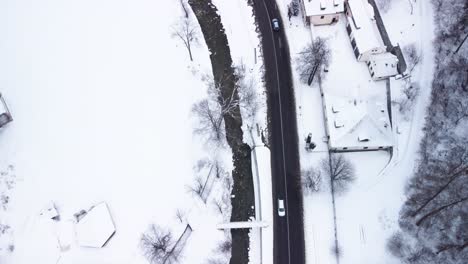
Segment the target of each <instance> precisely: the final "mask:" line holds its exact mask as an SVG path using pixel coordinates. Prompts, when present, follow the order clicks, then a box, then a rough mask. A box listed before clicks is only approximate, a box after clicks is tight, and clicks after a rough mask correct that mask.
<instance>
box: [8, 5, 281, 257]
mask: <svg viewBox="0 0 468 264" xmlns="http://www.w3.org/2000/svg"><path fill="white" fill-rule="evenodd" d="M213 3H214V4H215V5H216V6H217V7H218V9H219V12H220V14H221V16H222V22H223V24H224V26H225V28H226V34H227V36H228V40H229V43H230V47H231V52H232V56H233V60H234V63H235V64H236V65H241V64H243V65H244V66H245V69H246V73H247V74H246V78H248V80H249V81H252V82H253V83H255V87H256V89H257V93H258V100H259V102H260V108H259V112H258V113H257V115H256V116H255V117H254V118H253V119H250V120H248V121H245V122H244V131H245V133H244V135H245V141H246V142H249V143H250V144H252V145H260V144H261V142H260V140H259V135H258V134H257V131H256V128H257V125H258V128H259V129H263V128H265V127H266V105H265V104H266V99H265V95H264V85H263V83H262V81H261V80H262V78H261V77H262V65H263V62H262V58H261V54H260V49H259V43H260V41H259V37H258V34H257V32H256V31H255V25H254V17H253V16H252V8H251V7H250V6H248V4H247V1H244V0H237V1H227V2H225V1H218V0H215V1H213ZM0 10H1V11H0V17H2V21H3V23H1V26H0V35H2V36H3V39H4V41H3V42H1V43H0V47H1V48H0V58H2V60H1V62H0V70H1V73H0V87H1V88H2V90H1V92H2V93H3V95H4V97H6V98H7V100H8V104H9V106H10V110H11V112H12V114H13V116H14V119H15V121H14V122H13V123H12V124H11V125H9V126H8V127H7V128H5V129H4V130H2V131H0V132H1V133H0V170H1V171H2V172H4V174H2V175H4V176H5V177H2V179H8V180H10V179H13V181H14V183H15V184H13V185H11V188H8V192H6V191H4V190H3V186H1V187H2V189H0V190H1V191H2V194H8V195H10V200H9V203H8V206H7V207H6V210H3V211H0V216H1V217H0V218H1V222H0V224H8V225H9V226H11V228H10V229H9V230H7V232H5V234H4V235H3V236H2V235H0V238H1V242H2V243H1V244H0V245H2V246H3V245H5V246H6V247H8V246H9V245H10V244H11V245H14V248H11V249H10V250H12V252H11V253H7V252H6V251H7V248H4V250H3V251H0V262H2V263H6V264H10V263H15V264H16V263H20V264H21V263H32V262H35V263H58V261H59V263H62V264H65V263H87V264H88V263H90V264H92V263H130V262H131V263H146V260H145V259H144V258H143V257H142V254H141V250H140V248H139V241H140V237H141V234H142V232H144V231H145V230H146V228H147V227H148V225H149V224H152V223H154V224H157V225H160V226H163V227H167V228H170V229H172V230H173V232H174V235H175V236H177V235H179V234H180V232H181V231H182V230H183V228H184V227H185V221H187V222H188V223H189V224H190V225H191V227H192V228H193V232H192V234H191V236H190V238H189V241H188V244H187V246H186V248H185V250H184V252H183V258H182V263H205V262H206V260H207V259H208V258H209V257H212V258H214V259H224V260H226V259H225V258H226V256H218V255H220V252H219V249H218V246H219V243H220V242H222V241H224V240H225V239H228V237H229V232H226V231H219V230H216V224H218V223H221V222H223V221H226V220H227V219H229V214H228V215H226V213H224V212H223V213H222V214H221V213H220V212H219V210H220V209H219V208H217V207H216V206H214V203H215V201H219V200H222V199H223V197H226V192H229V191H230V190H229V189H227V190H226V182H223V181H219V180H215V182H214V183H213V191H212V192H211V194H210V195H209V197H208V199H207V202H206V204H205V203H203V202H202V201H201V200H200V199H197V198H196V197H193V195H191V194H189V193H188V192H187V185H189V184H192V182H193V179H194V175H195V174H197V173H196V172H194V165H195V164H196V163H197V162H198V161H199V160H201V159H203V158H214V156H213V155H215V156H219V157H218V159H219V160H220V161H221V162H222V164H223V166H224V167H225V170H226V171H230V170H231V169H232V165H231V161H230V151H229V150H226V149H217V150H216V153H214V152H213V150H212V149H210V148H211V147H210V146H211V145H205V144H204V142H203V141H202V139H200V138H199V137H197V136H195V135H193V133H192V131H193V128H192V125H193V122H194V119H193V116H192V115H191V107H192V105H193V103H194V102H196V101H197V100H199V99H201V98H203V97H204V96H205V94H206V83H205V82H204V78H205V76H206V75H211V64H210V61H209V53H208V50H207V47H206V45H205V42H204V40H203V35H202V34H201V32H200V31H199V30H198V29H197V31H198V37H199V41H198V43H197V45H195V47H193V55H194V61H193V62H190V60H189V57H188V53H187V50H186V49H185V47H184V46H183V44H182V42H181V41H180V40H179V39H177V38H174V36H172V33H173V26H174V25H175V23H176V22H177V20H178V17H180V16H182V15H183V12H182V8H181V6H180V3H179V1H169V0H164V1H157V3H156V2H154V1H147V0H139V1H136V2H135V1H131V2H130V1H125V0H119V1H101V2H99V3H96V2H94V1H89V0H86V1H81V2H79V3H75V2H71V1H70V2H57V1H53V0H48V1H46V2H42V3H36V2H34V1H28V0H21V1H6V2H4V3H1V4H0ZM168 13H169V14H171V17H172V18H173V19H168V16H167V14H168ZM239 18H241V19H239ZM191 19H193V20H195V18H194V16H193V15H192V14H191ZM246 114H247V113H244V112H243V115H246ZM246 119H247V118H246ZM251 128H254V130H252V132H253V133H252V136H250V132H249V130H250V129H251ZM256 154H257V155H256V157H257V162H258V168H259V172H260V174H259V178H258V179H259V182H257V184H258V185H259V186H261V187H262V188H257V189H256V190H258V192H257V196H258V197H259V199H260V201H261V214H262V216H263V217H262V220H263V221H266V222H269V223H272V201H271V172H270V171H269V168H270V159H269V151H268V150H267V149H265V148H263V147H258V148H257V151H256ZM1 183H2V185H3V182H1ZM227 200H229V199H227ZM51 201H53V202H54V203H55V206H56V207H57V210H58V212H59V213H60V216H61V220H60V221H59V222H54V221H52V220H50V219H48V218H45V217H41V216H40V213H41V212H42V211H41V210H42V209H43V208H44V207H45V206H47V205H50V202H51ZM101 201H105V202H106V203H107V204H108V206H109V208H110V212H111V214H112V217H113V221H114V223H115V227H116V230H117V231H116V234H115V235H114V236H113V237H112V238H111V240H110V241H109V243H107V244H106V246H105V247H104V248H103V249H86V248H80V247H79V246H78V245H77V243H76V238H75V233H74V232H75V231H74V229H75V227H74V224H73V220H72V219H73V214H74V213H76V212H78V211H79V210H81V209H88V208H89V207H90V206H92V205H94V204H97V203H99V202H101ZM224 206H226V205H224ZM259 207H260V206H259ZM228 208H229V207H228ZM176 209H180V212H181V213H182V214H183V217H182V218H183V219H184V220H183V221H182V223H180V222H179V219H178V218H177V217H176ZM224 209H226V208H224ZM224 211H226V210H224ZM251 237H252V245H251V253H252V254H251V262H252V263H259V259H258V257H260V256H261V257H262V258H263V259H262V261H263V263H271V262H272V261H271V258H272V255H273V253H272V241H273V240H272V229H271V225H270V227H268V228H266V229H264V230H262V232H252V234H251ZM4 241H6V242H5V243H3V242H4ZM64 244H66V247H63V246H64ZM201 245H203V246H201ZM259 246H261V248H259ZM60 247H61V248H60ZM227 257H229V256H227Z"/></svg>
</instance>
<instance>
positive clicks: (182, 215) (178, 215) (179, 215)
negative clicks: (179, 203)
mask: <svg viewBox="0 0 468 264" xmlns="http://www.w3.org/2000/svg"><path fill="white" fill-rule="evenodd" d="M176 218H177V220H179V222H181V223H183V222H184V221H185V212H184V211H183V210H182V209H180V208H177V210H176Z"/></svg>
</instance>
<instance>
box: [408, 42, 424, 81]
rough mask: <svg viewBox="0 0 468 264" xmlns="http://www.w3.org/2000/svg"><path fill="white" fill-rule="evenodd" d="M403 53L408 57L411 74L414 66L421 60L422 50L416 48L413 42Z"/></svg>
mask: <svg viewBox="0 0 468 264" xmlns="http://www.w3.org/2000/svg"><path fill="white" fill-rule="evenodd" d="M403 54H404V55H405V58H406V63H407V65H408V71H409V73H410V74H411V73H412V72H413V70H414V68H415V67H416V66H417V65H418V64H419V63H420V62H421V59H422V56H421V52H420V51H419V50H418V49H417V48H416V45H415V44H414V43H413V44H410V45H407V46H405V47H404V48H403Z"/></svg>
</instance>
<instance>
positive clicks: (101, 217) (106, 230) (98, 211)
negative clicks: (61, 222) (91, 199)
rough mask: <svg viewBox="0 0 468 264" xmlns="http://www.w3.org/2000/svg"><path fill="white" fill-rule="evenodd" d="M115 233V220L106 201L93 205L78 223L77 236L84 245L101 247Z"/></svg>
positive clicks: (81, 244)
mask: <svg viewBox="0 0 468 264" xmlns="http://www.w3.org/2000/svg"><path fill="white" fill-rule="evenodd" d="M114 234H115V225H114V221H113V220H112V217H111V215H110V212H109V208H108V207H107V204H106V203H104V202H102V203H99V204H97V205H95V206H93V207H91V209H89V210H88V211H87V212H86V214H85V215H84V216H83V217H82V218H81V219H80V220H79V221H78V223H76V236H77V240H78V244H79V245H80V246H82V247H92V248H101V247H103V246H104V245H105V244H106V243H107V241H109V239H111V238H112V236H113V235H114Z"/></svg>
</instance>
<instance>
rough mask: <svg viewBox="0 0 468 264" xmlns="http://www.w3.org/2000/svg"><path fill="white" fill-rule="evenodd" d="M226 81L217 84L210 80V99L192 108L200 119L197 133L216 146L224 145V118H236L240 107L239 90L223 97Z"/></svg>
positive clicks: (203, 100) (222, 80)
mask: <svg viewBox="0 0 468 264" xmlns="http://www.w3.org/2000/svg"><path fill="white" fill-rule="evenodd" d="M226 81H227V78H226V79H221V80H219V81H217V82H215V81H214V80H212V79H210V80H209V81H208V98H206V99H202V100H201V101H199V102H198V103H196V104H195V105H194V106H193V107H192V113H193V114H194V115H195V116H197V117H198V119H199V122H198V124H197V125H198V126H197V127H196V128H195V133H197V134H200V135H204V136H206V137H207V139H208V141H212V142H214V143H216V144H223V143H224V140H225V137H226V133H225V127H224V117H225V116H231V117H235V114H234V112H235V111H236V109H237V107H238V106H239V98H237V96H236V95H237V88H235V89H233V91H232V93H230V94H229V95H225V96H223V95H222V94H221V91H223V90H224V89H223V87H222V86H223V85H224V84H225V83H226Z"/></svg>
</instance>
